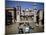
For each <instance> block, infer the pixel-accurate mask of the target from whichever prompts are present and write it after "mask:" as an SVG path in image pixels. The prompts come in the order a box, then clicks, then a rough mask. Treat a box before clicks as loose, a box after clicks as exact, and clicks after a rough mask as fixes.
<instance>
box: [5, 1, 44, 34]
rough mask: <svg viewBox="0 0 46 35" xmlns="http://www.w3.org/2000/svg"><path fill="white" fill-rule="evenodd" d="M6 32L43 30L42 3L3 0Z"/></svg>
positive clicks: (37, 31) (38, 31) (25, 32)
mask: <svg viewBox="0 0 46 35" xmlns="http://www.w3.org/2000/svg"><path fill="white" fill-rule="evenodd" d="M5 17H6V18H5V28H6V32H5V33H6V34H27V33H28V34H29V33H40V32H44V3H41V2H26V1H5Z"/></svg>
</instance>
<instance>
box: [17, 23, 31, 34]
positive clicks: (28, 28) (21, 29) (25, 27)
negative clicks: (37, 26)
mask: <svg viewBox="0 0 46 35" xmlns="http://www.w3.org/2000/svg"><path fill="white" fill-rule="evenodd" d="M18 30H19V31H18V33H19V34H22V33H30V32H32V27H31V26H30V25H29V23H25V24H22V23H20V24H19V27H18Z"/></svg>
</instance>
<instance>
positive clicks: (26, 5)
mask: <svg viewBox="0 0 46 35" xmlns="http://www.w3.org/2000/svg"><path fill="white" fill-rule="evenodd" d="M5 6H6V7H16V6H21V9H26V8H31V9H34V8H36V9H38V10H39V9H44V3H40V2H39V3H38V2H25V1H8V0H7V1H5Z"/></svg>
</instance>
